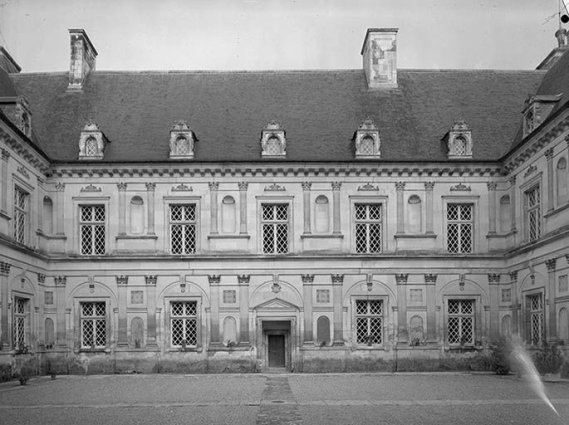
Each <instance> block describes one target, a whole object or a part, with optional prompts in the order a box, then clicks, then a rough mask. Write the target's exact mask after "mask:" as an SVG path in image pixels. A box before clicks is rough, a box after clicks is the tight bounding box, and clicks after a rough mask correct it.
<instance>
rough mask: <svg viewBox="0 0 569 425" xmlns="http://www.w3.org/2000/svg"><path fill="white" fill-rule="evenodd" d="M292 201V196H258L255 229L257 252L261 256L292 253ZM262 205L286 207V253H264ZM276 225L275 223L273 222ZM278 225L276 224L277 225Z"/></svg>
mask: <svg viewBox="0 0 569 425" xmlns="http://www.w3.org/2000/svg"><path fill="white" fill-rule="evenodd" d="M293 200H294V198H293V197H292V196H258V197H257V214H256V216H257V229H258V232H257V234H258V238H257V243H258V252H259V253H260V254H262V255H271V256H277V255H289V254H292V253H293V252H294V241H293V239H294V237H293V236H294V208H293ZM264 205H286V206H287V214H288V220H287V223H288V228H287V252H286V253H278V252H271V253H268V252H264V250H263V248H264V243H263V239H264V232H263V224H265V222H264V220H263V206H264ZM275 223H277V222H275ZM277 224H278V223H277Z"/></svg>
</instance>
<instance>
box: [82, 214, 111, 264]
mask: <svg viewBox="0 0 569 425" xmlns="http://www.w3.org/2000/svg"><path fill="white" fill-rule="evenodd" d="M105 219H106V215H105V206H104V205H81V206H80V212H79V235H80V239H81V240H80V244H81V254H84V255H102V254H104V253H105V244H106V237H105V233H106V231H105V227H106V224H105Z"/></svg>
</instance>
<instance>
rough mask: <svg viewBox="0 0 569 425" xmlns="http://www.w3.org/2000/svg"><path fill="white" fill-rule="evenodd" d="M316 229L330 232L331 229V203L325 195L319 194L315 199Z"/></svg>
mask: <svg viewBox="0 0 569 425" xmlns="http://www.w3.org/2000/svg"><path fill="white" fill-rule="evenodd" d="M314 230H315V231H316V233H328V232H329V231H330V203H329V202H328V198H327V197H326V196H324V195H320V196H318V197H317V198H316V200H315V207H314Z"/></svg>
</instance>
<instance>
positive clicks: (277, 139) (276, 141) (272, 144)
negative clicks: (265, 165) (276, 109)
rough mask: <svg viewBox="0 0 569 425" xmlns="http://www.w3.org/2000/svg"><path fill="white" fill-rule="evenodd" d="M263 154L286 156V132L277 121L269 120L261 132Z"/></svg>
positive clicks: (267, 155) (266, 155)
mask: <svg viewBox="0 0 569 425" xmlns="http://www.w3.org/2000/svg"><path fill="white" fill-rule="evenodd" d="M261 156H262V157H263V158H266V157H269V158H274V157H285V156H286V132H285V130H284V129H283V128H282V127H281V125H280V124H279V123H278V122H276V121H274V120H273V121H271V122H269V123H268V124H267V125H266V127H265V128H264V129H263V131H262V133H261Z"/></svg>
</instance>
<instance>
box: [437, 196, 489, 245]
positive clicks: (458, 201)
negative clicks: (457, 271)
mask: <svg viewBox="0 0 569 425" xmlns="http://www.w3.org/2000/svg"><path fill="white" fill-rule="evenodd" d="M479 198H480V197H479V196H443V197H442V201H443V214H442V217H441V218H442V220H443V231H444V242H443V243H444V250H445V252H447V253H448V254H453V255H468V254H475V253H476V252H477V249H478V247H479V246H482V244H481V243H480V240H479V234H480V232H479V231H478V229H480V223H479V214H478V211H479V209H478V202H479ZM467 204H470V205H472V220H471V223H472V232H471V245H472V249H471V251H470V252H451V251H449V249H448V246H449V245H448V243H449V232H448V225H449V220H448V218H447V217H448V206H449V205H467Z"/></svg>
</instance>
